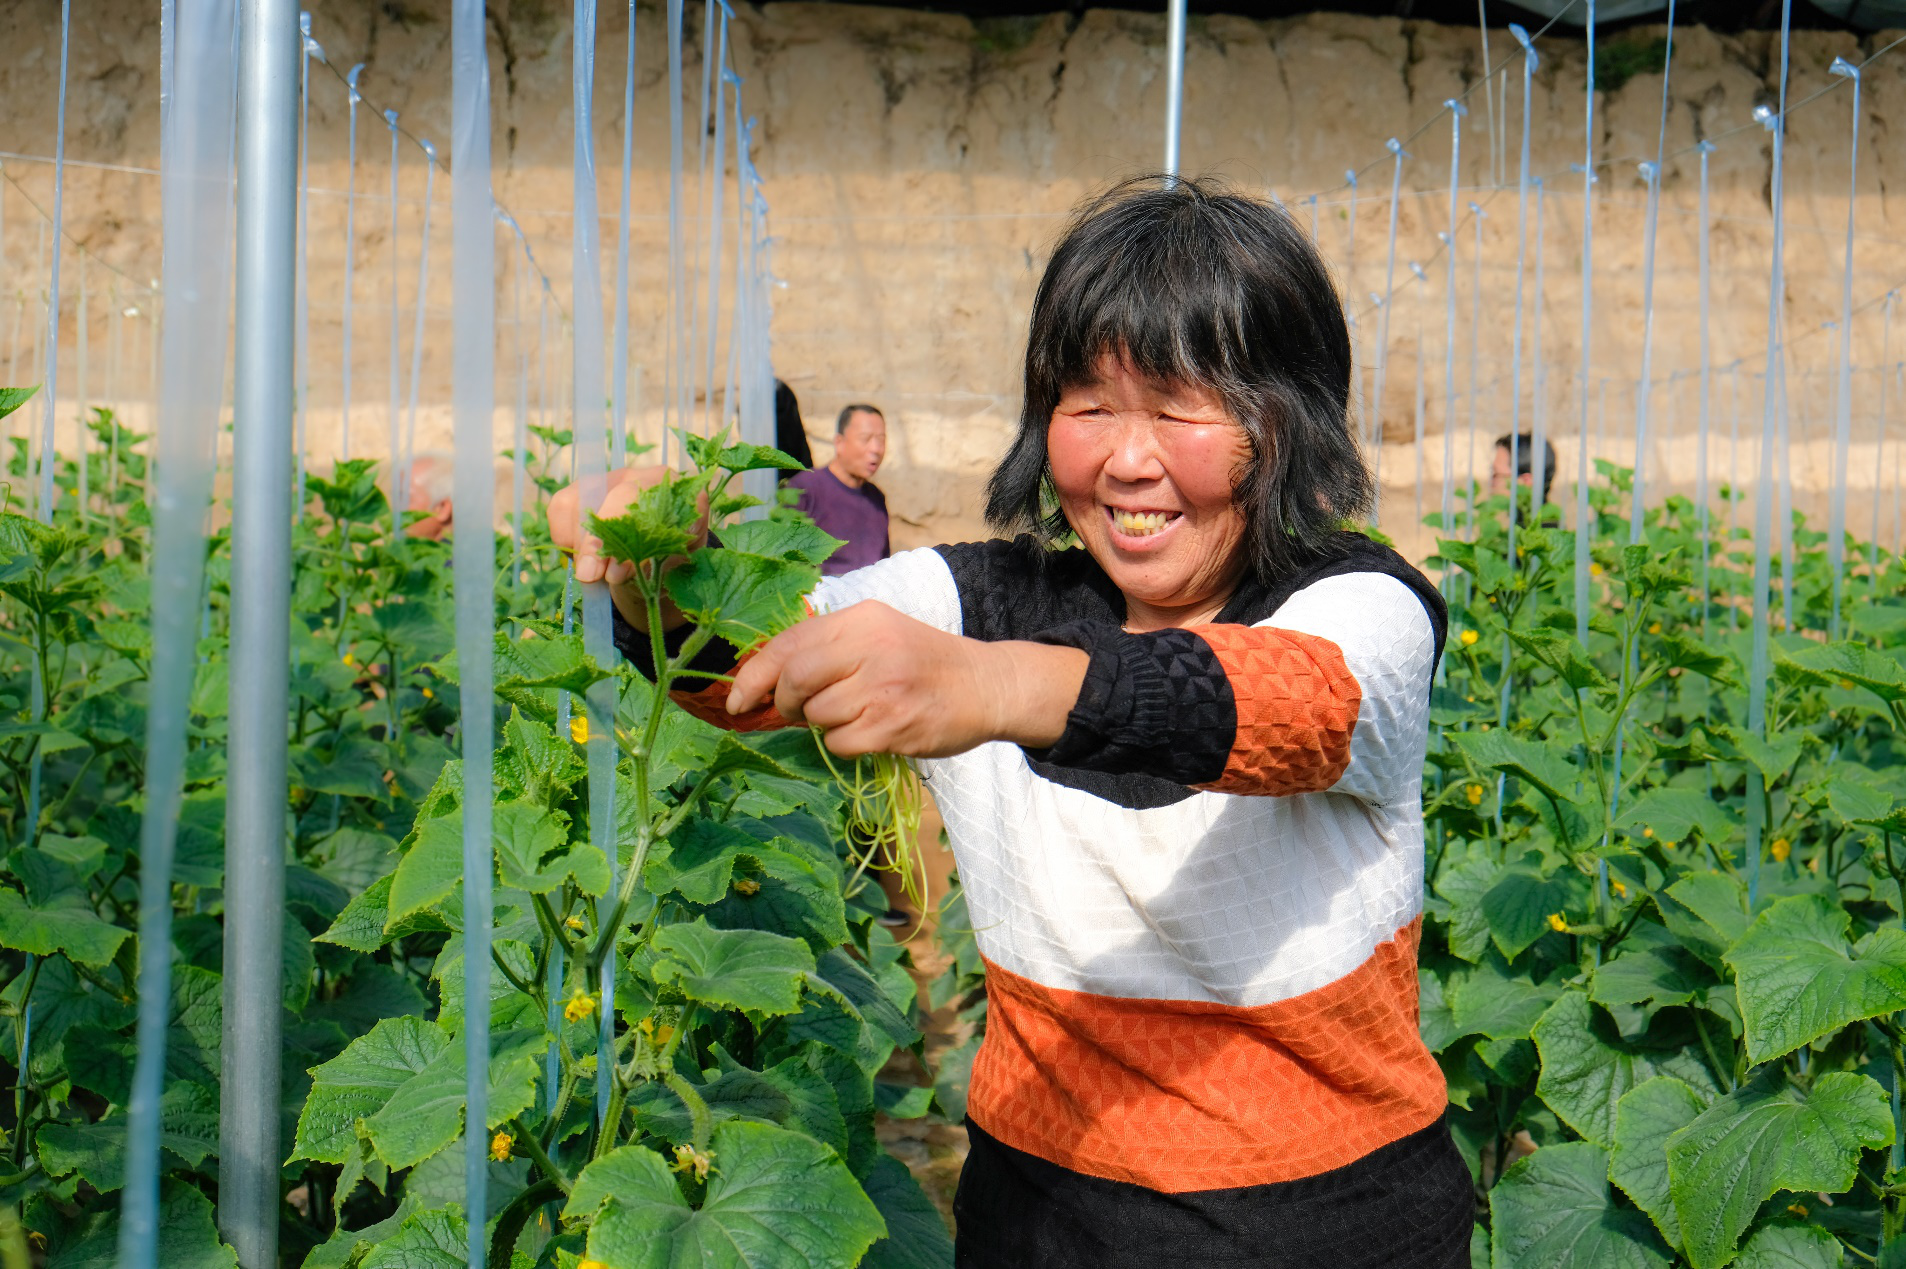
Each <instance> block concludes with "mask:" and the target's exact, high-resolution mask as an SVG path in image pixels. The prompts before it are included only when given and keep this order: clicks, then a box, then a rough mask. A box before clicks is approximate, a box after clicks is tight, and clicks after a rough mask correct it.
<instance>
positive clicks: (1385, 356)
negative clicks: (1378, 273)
mask: <svg viewBox="0 0 1906 1269" xmlns="http://www.w3.org/2000/svg"><path fill="white" fill-rule="evenodd" d="M1384 145H1385V146H1386V147H1387V148H1388V149H1389V151H1390V155H1391V158H1392V159H1393V160H1394V162H1393V164H1392V166H1391V168H1390V233H1389V246H1388V248H1387V259H1386V261H1385V263H1384V266H1383V306H1382V310H1381V311H1380V312H1379V314H1378V316H1377V359H1376V380H1375V382H1374V383H1373V384H1372V385H1371V389H1370V416H1369V422H1370V428H1369V432H1370V435H1369V445H1370V449H1371V452H1372V453H1374V454H1375V455H1376V461H1377V464H1378V467H1377V479H1376V489H1377V497H1378V498H1379V499H1381V498H1382V496H1383V477H1382V462H1383V381H1384V379H1385V378H1387V377H1388V374H1389V366H1390V309H1391V307H1392V306H1391V300H1393V299H1394V298H1395V296H1396V217H1397V207H1398V205H1399V204H1400V203H1401V202H1402V198H1403V160H1404V159H1407V158H1409V157H1410V155H1409V152H1408V151H1407V150H1405V149H1404V148H1403V143H1402V142H1401V141H1398V140H1397V139H1396V138H1395V137H1391V138H1390V139H1389V140H1388V141H1386V142H1384ZM1381 511H1382V507H1381V503H1379V504H1378V507H1377V508H1376V511H1375V512H1373V513H1372V515H1371V517H1370V522H1371V523H1372V524H1375V523H1377V522H1378V521H1379V520H1380V519H1381Z"/></svg>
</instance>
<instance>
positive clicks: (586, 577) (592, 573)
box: [548, 466, 708, 632]
mask: <svg viewBox="0 0 1906 1269" xmlns="http://www.w3.org/2000/svg"><path fill="white" fill-rule="evenodd" d="M674 474H675V473H674V472H672V471H670V470H669V469H668V468H666V467H660V466H656V467H623V468H620V469H618V470H616V471H612V472H610V473H609V474H608V477H607V479H608V485H607V487H606V489H605V490H604V492H603V495H602V507H601V509H600V510H598V511H597V512H596V514H597V515H599V516H601V517H602V518H603V519H605V520H607V519H612V518H614V517H616V516H619V515H621V514H622V513H623V512H625V511H627V510H628V509H629V508H630V507H632V506H634V505H635V500H636V499H637V498H640V497H641V496H642V495H643V493H645V492H646V491H648V490H650V489H653V488H654V487H655V486H656V485H659V484H661V483H662V482H663V481H665V480H667V479H668V478H669V477H671V476H673V475H674ZM700 506H701V511H702V518H701V519H700V520H698V521H697V522H696V524H695V541H694V546H696V547H700V546H701V544H702V543H703V542H706V541H707V540H708V520H707V513H708V499H707V498H706V497H705V496H704V497H703V498H702V499H701V503H700ZM548 515H549V536H550V539H551V540H552V541H554V542H555V544H556V545H557V546H559V547H561V548H562V549H564V550H566V551H569V552H571V553H572V554H573V555H574V556H575V562H576V580H577V581H579V582H607V583H608V584H609V595H610V597H611V598H612V599H614V601H615V606H616V608H617V610H619V611H620V612H621V613H622V616H623V619H624V620H626V621H627V622H629V624H631V625H633V626H634V627H635V628H636V629H638V630H641V631H644V632H646V631H647V630H648V624H649V618H648V611H647V609H646V608H645V606H644V605H643V602H642V595H641V592H640V591H638V590H637V589H636V588H635V587H634V586H632V585H630V579H631V578H632V577H634V576H635V566H634V565H632V564H630V563H629V562H628V561H626V560H612V559H610V558H608V557H607V556H606V555H604V554H603V553H602V540H601V539H600V538H598V537H596V536H595V535H594V534H592V533H589V532H588V531H587V530H586V529H584V527H583V524H582V485H581V483H580V482H577V483H575V484H569V485H564V486H563V487H562V489H560V490H559V491H557V493H556V496H555V497H553V498H551V499H550V500H549V511H548ZM678 563H680V561H679V560H669V561H667V562H666V563H665V564H664V565H663V571H664V572H667V571H668V569H670V568H673V567H674V566H675V565H676V564H678ZM662 609H663V611H662V623H663V625H664V626H665V627H666V628H668V629H671V630H672V629H674V628H675V627H676V626H679V625H681V624H682V617H681V614H679V613H677V612H676V611H675V608H674V605H672V604H670V603H669V602H668V601H667V600H666V599H664V600H663V602H662Z"/></svg>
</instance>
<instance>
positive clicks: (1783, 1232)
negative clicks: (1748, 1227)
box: [1734, 1220, 1846, 1269]
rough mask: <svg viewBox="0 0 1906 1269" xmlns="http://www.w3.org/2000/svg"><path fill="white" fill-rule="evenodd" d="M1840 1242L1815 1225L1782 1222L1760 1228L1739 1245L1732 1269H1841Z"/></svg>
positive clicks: (1790, 1221) (1842, 1257)
mask: <svg viewBox="0 0 1906 1269" xmlns="http://www.w3.org/2000/svg"><path fill="white" fill-rule="evenodd" d="M1845 1263H1846V1258H1845V1256H1844V1255H1843V1254H1842V1252H1841V1250H1840V1240H1839V1239H1837V1238H1835V1237H1834V1236H1833V1235H1832V1234H1831V1233H1829V1232H1827V1231H1826V1230H1824V1229H1822V1228H1820V1227H1819V1226H1818V1225H1803V1224H1801V1223H1800V1222H1799V1221H1792V1220H1782V1221H1774V1222H1770V1223H1769V1224H1766V1225H1762V1226H1761V1227H1760V1228H1759V1229H1757V1230H1755V1231H1754V1232H1753V1233H1752V1234H1750V1235H1748V1237H1747V1241H1746V1242H1745V1243H1743V1244H1742V1245H1741V1254H1740V1255H1739V1256H1737V1257H1735V1258H1734V1269H1840V1266H1841V1265H1843V1264H1845Z"/></svg>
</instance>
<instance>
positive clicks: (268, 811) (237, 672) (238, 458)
mask: <svg viewBox="0 0 1906 1269" xmlns="http://www.w3.org/2000/svg"><path fill="white" fill-rule="evenodd" d="M239 35H240V41H241V43H240V46H239V63H238V100H239V111H238V206H237V210H238V227H237V228H238V252H237V263H238V285H237V301H238V309H237V323H236V342H235V344H234V360H233V364H232V372H233V389H234V395H235V401H236V410H235V411H234V413H235V427H234V429H233V441H232V467H233V473H232V631H231V657H232V675H231V681H232V684H233V689H234V690H233V691H232V693H231V703H230V707H229V708H230V718H231V747H230V754H231V757H230V764H231V765H230V775H229V777H228V783H227V793H226V809H225V877H226V890H225V899H226V902H225V1044H224V1054H223V1084H222V1088H221V1092H220V1116H219V1176H218V1182H219V1184H218V1189H219V1203H218V1223H219V1229H220V1232H221V1234H222V1235H223V1236H224V1238H225V1240H226V1241H227V1242H229V1243H231V1244H232V1246H233V1248H234V1249H236V1250H237V1252H238V1262H239V1264H240V1265H242V1266H244V1269H269V1267H272V1266H276V1265H277V1263H278V1207H279V1192H278V1178H279V1168H278V1164H279V1160H280V1158H281V1157H282V1151H281V1150H280V1149H279V1141H278V1122H279V1114H280V1105H279V1103H280V1092H279V1079H278V1070H279V1062H280V1059H281V1056H282V1055H281V1053H280V1048H281V1045H280V1034H279V1032H280V1024H279V1019H280V1015H281V1007H282V1006H281V1002H282V1000H283V999H284V964H283V962H284V953H283V946H284V942H283V940H284V913H285V796H286V779H285V764H286V723H285V720H286V717H287V716H288V714H289V704H288V693H289V673H290V671H289V667H290V659H291V644H290V616H289V614H290V611H291V516H292V507H291V488H292V479H293V477H292V469H291V462H292V459H291V434H292V410H293V408H294V399H293V398H294V391H293V386H294V383H295V379H294V374H295V369H294V366H293V362H292V349H293V334H294V326H293V321H294V309H295V304H294V301H295V297H296V293H297V292H296V287H295V286H294V285H293V279H294V277H295V274H296V252H297V224H298V76H299V52H300V47H301V42H302V35H301V33H300V31H299V29H298V3H297V0H243V3H242V5H241V8H240V16H239Z"/></svg>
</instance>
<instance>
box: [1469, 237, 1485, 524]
mask: <svg viewBox="0 0 1906 1269" xmlns="http://www.w3.org/2000/svg"><path fill="white" fill-rule="evenodd" d="M1469 219H1470V223H1471V225H1472V226H1473V227H1474V229H1475V235H1476V258H1475V259H1474V260H1472V261H1470V270H1471V272H1470V291H1469V420H1468V432H1469V454H1468V457H1467V458H1466V459H1465V460H1464V461H1465V462H1466V464H1467V470H1468V473H1469V484H1468V494H1467V496H1466V498H1465V500H1464V504H1463V505H1464V506H1465V507H1466V508H1467V509H1468V511H1467V519H1468V521H1469V523H1468V526H1467V528H1466V530H1465V531H1464V534H1463V536H1464V537H1466V538H1468V539H1469V540H1470V541H1471V542H1474V541H1475V540H1476V534H1477V533H1478V532H1479V530H1480V526H1479V525H1478V524H1477V523H1476V518H1477V517H1476V502H1477V499H1476V408H1477V403H1478V401H1479V400H1480V396H1481V394H1480V393H1479V392H1478V391H1477V384H1476V374H1477V362H1478V359H1479V357H1480V354H1481V352H1482V222H1483V221H1484V220H1485V219H1487V213H1486V212H1484V211H1483V209H1482V206H1481V205H1480V204H1478V203H1471V204H1470V205H1469Z"/></svg>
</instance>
